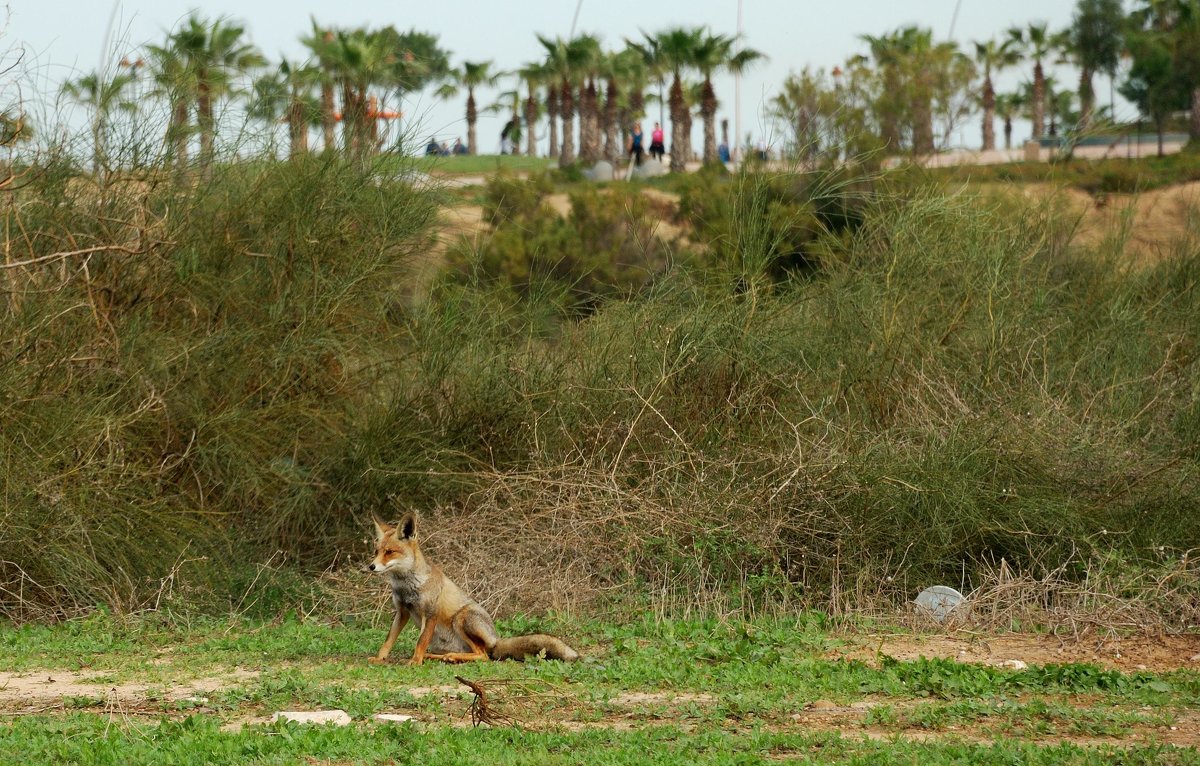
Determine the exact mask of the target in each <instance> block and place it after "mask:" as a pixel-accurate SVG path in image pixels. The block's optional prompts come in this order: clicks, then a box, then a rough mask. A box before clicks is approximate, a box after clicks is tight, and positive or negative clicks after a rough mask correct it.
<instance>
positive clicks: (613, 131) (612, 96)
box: [604, 77, 622, 163]
mask: <svg viewBox="0 0 1200 766" xmlns="http://www.w3.org/2000/svg"><path fill="white" fill-rule="evenodd" d="M618 95H619V93H618V91H617V80H616V78H614V77H609V78H608V88H607V90H606V92H605V94H604V156H605V157H607V158H608V161H609V162H612V163H616V161H617V157H619V156H620V155H621V149H622V147H621V139H620V133H619V132H618V130H617V97H618Z"/></svg>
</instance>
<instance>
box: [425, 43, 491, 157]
mask: <svg viewBox="0 0 1200 766" xmlns="http://www.w3.org/2000/svg"><path fill="white" fill-rule="evenodd" d="M500 75H501V73H499V72H494V71H492V62H491V61H464V62H463V64H462V67H460V68H458V69H453V70H451V71H450V80H449V81H448V82H446V83H445V84H443V85H442V86H441V87H440V88H438V95H439V96H441V97H442V98H452V97H454V96H456V95H458V92H459V90H460V89H466V91H467V154H477V153H478V151H477V150H478V143H477V142H476V140H475V123H476V122H477V121H478V119H479V111H478V109H476V106H475V89H476V88H478V87H480V86H488V85H495V84H496V81H497V80H499V79H500Z"/></svg>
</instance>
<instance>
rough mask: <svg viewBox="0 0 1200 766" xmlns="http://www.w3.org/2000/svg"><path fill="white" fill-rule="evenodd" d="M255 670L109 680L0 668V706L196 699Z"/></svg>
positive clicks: (99, 674) (92, 675)
mask: <svg viewBox="0 0 1200 766" xmlns="http://www.w3.org/2000/svg"><path fill="white" fill-rule="evenodd" d="M258 675H259V673H258V671H257V670H246V669H244V668H237V669H234V670H232V671H230V672H228V673H225V674H223V675H220V676H206V677H202V678H194V679H191V680H188V681H169V682H162V683H149V684H146V683H124V682H123V683H116V684H114V683H111V682H109V681H107V680H105V679H106V678H108V677H109V674H107V673H102V672H97V671H78V672H70V671H61V670H52V671H47V670H37V671H29V672H22V673H5V672H0V709H5V710H20V709H26V708H31V707H32V708H38V707H52V706H55V705H61V704H63V702H64V701H65V700H67V699H69V698H72V697H75V698H90V699H99V700H103V701H105V703H108V704H114V703H121V704H130V705H140V704H143V703H146V702H163V701H169V702H173V701H180V700H188V699H196V700H199V699H200V698H202V697H203V696H204V695H207V694H211V693H213V692H215V691H219V690H221V689H227V688H229V687H233V686H238V685H240V684H242V683H244V682H246V681H249V680H252V679H254V678H257V677H258Z"/></svg>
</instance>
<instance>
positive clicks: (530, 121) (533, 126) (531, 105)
mask: <svg viewBox="0 0 1200 766" xmlns="http://www.w3.org/2000/svg"><path fill="white" fill-rule="evenodd" d="M537 118H538V103H537V98H536V97H535V96H534V93H533V91H532V90H530V91H529V98H527V99H525V147H526V148H525V153H526V154H527V155H529V156H530V157H536V156H537Z"/></svg>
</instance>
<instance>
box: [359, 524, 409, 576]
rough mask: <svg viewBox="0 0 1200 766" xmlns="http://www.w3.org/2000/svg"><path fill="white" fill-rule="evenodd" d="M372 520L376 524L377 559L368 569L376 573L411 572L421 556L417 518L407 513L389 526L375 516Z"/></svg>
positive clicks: (373, 560)
mask: <svg viewBox="0 0 1200 766" xmlns="http://www.w3.org/2000/svg"><path fill="white" fill-rule="evenodd" d="M371 518H372V520H373V521H374V522H375V558H374V559H372V560H371V563H370V565H368V566H367V569H369V570H370V571H372V572H376V573H385V572H397V573H400V572H408V571H411V570H412V569H413V566H414V565H415V564H416V562H417V558H418V557H419V556H420V551H419V549H418V548H417V538H416V537H415V536H414V532H415V530H416V525H417V519H416V516H415V515H413V514H412V513H406V514H404V518H402V519H400V521H398V522H396V523H395V524H388V523H387V522H385V521H383V520H382V519H380V518H379V517H378V516H376V515H375V514H371Z"/></svg>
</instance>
